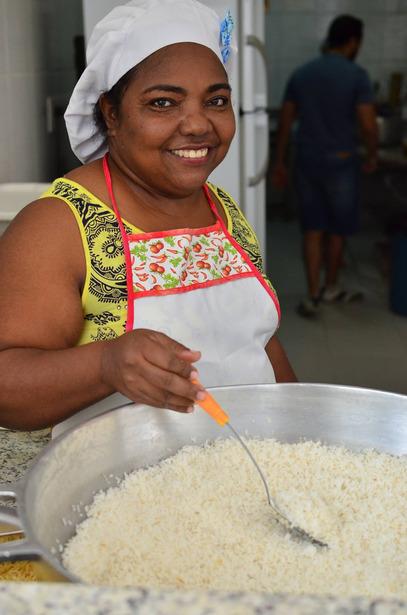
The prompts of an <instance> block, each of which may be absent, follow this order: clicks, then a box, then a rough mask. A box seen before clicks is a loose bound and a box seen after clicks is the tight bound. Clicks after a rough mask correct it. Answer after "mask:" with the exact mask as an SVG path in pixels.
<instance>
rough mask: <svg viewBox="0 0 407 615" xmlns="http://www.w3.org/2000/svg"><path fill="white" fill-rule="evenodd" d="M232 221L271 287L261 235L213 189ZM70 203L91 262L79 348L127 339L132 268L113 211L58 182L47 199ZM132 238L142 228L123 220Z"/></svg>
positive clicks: (227, 198)
mask: <svg viewBox="0 0 407 615" xmlns="http://www.w3.org/2000/svg"><path fill="white" fill-rule="evenodd" d="M208 186H209V188H210V189H211V191H212V192H213V194H214V195H215V196H216V197H217V198H218V200H219V202H220V204H221V205H222V207H223V210H224V212H225V215H226V218H227V229H228V231H229V233H230V234H231V235H232V237H233V238H234V239H235V240H236V241H237V242H238V243H239V245H240V246H241V247H242V248H243V250H245V252H246V253H247V254H248V255H249V257H250V260H251V261H252V263H253V264H254V265H255V267H256V268H257V269H258V270H259V272H260V273H261V275H262V276H263V278H264V279H265V281H266V282H267V284H268V285H269V286H270V287H271V288H273V287H272V286H271V283H270V282H269V280H268V279H267V277H266V276H265V274H264V269H263V262H262V258H261V255H260V249H259V244H258V241H257V238H256V235H255V233H254V231H253V229H252V228H251V226H250V225H249V223H248V222H247V220H246V218H245V217H244V215H243V213H242V212H241V211H240V209H239V207H238V206H237V205H236V203H235V202H234V200H233V199H232V198H231V197H230V196H229V195H228V194H227V193H226V192H224V191H223V190H221V189H220V188H218V187H216V186H214V185H212V184H209V183H208ZM42 196H43V197H57V198H58V199H60V200H62V201H65V203H66V204H67V205H68V206H69V207H70V209H71V210H72V212H73V214H74V216H75V219H76V221H77V224H78V227H79V230H80V234H81V238H82V243H83V248H84V254H85V259H86V279H85V283H84V287H83V291H82V309H83V315H84V316H83V318H84V324H83V329H82V334H81V336H80V339H79V341H78V345H80V344H87V343H89V342H95V341H100V340H109V339H114V338H116V337H118V336H119V335H122V334H123V333H124V332H125V329H126V319H127V281H126V263H125V256H124V249H123V242H122V237H121V234H120V228H119V224H118V221H117V218H116V215H115V213H114V211H113V210H112V209H110V208H109V207H108V206H107V205H105V204H104V203H103V202H102V201H100V200H99V199H98V198H97V197H96V196H95V195H93V194H92V193H91V192H88V191H87V190H86V189H85V188H84V187H83V186H81V185H80V184H77V183H76V182H74V181H72V180H70V179H66V178H58V179H56V180H55V181H54V183H53V184H52V186H50V188H49V189H48V190H47V191H46V192H45V193H44V194H43V195H42ZM123 224H124V228H125V230H126V232H127V233H140V232H142V231H141V229H138V228H137V227H135V226H133V225H132V224H129V223H128V222H126V221H125V220H123Z"/></svg>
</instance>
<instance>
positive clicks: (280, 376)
mask: <svg viewBox="0 0 407 615" xmlns="http://www.w3.org/2000/svg"><path fill="white" fill-rule="evenodd" d="M266 352H267V355H268V358H269V359H270V363H271V364H272V366H273V369H274V374H275V376H276V382H298V379H297V376H296V375H295V373H294V370H293V368H292V367H291V364H290V362H289V360H288V357H287V355H286V354H285V351H284V348H283V347H282V345H281V343H280V342H279V340H278V339H277V337H276V336H275V335H274V336H273V337H272V338H271V339H270V340H269V341H268V343H267V346H266Z"/></svg>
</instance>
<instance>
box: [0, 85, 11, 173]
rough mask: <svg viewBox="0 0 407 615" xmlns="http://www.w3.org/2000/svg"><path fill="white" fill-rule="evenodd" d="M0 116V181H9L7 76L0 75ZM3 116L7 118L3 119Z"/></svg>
mask: <svg viewBox="0 0 407 615" xmlns="http://www.w3.org/2000/svg"><path fill="white" fill-rule="evenodd" d="M0 117H1V118H2V123H1V130H0V183H4V182H7V181H9V173H10V168H9V152H10V144H9V121H8V118H9V103H8V77H7V75H0ZM3 118H7V121H4V119H3Z"/></svg>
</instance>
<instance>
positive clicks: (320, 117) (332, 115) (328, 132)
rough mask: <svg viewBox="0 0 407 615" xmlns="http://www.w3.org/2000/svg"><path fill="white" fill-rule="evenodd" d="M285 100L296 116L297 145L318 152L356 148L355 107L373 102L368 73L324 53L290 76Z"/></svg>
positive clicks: (336, 56) (337, 55) (338, 56)
mask: <svg viewBox="0 0 407 615" xmlns="http://www.w3.org/2000/svg"><path fill="white" fill-rule="evenodd" d="M284 100H285V101H291V102H293V103H295V105H296V107H297V113H298V130H297V143H298V145H299V147H300V148H305V149H308V148H310V147H311V148H312V149H313V150H314V151H316V150H317V151H320V152H321V153H334V152H338V151H351V152H354V151H355V149H356V143H357V139H356V107H357V105H360V104H363V103H372V102H373V91H372V86H371V83H370V80H369V76H368V74H367V72H366V71H365V70H364V69H363V68H361V67H360V66H358V65H357V64H355V63H354V62H352V61H351V60H348V59H347V58H345V57H344V56H342V55H340V54H336V53H327V54H325V55H323V56H321V57H319V58H317V59H315V60H312V61H311V62H308V63H307V64H304V65H303V66H300V68H298V69H297V70H296V71H295V72H294V73H293V75H292V76H291V78H290V80H289V82H288V84H287V88H286V92H285V95H284Z"/></svg>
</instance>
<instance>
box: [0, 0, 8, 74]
mask: <svg viewBox="0 0 407 615" xmlns="http://www.w3.org/2000/svg"><path fill="white" fill-rule="evenodd" d="M4 1H5V0H0V75H2V74H3V73H5V72H6V69H7V37H6V6H5V3H4Z"/></svg>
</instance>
